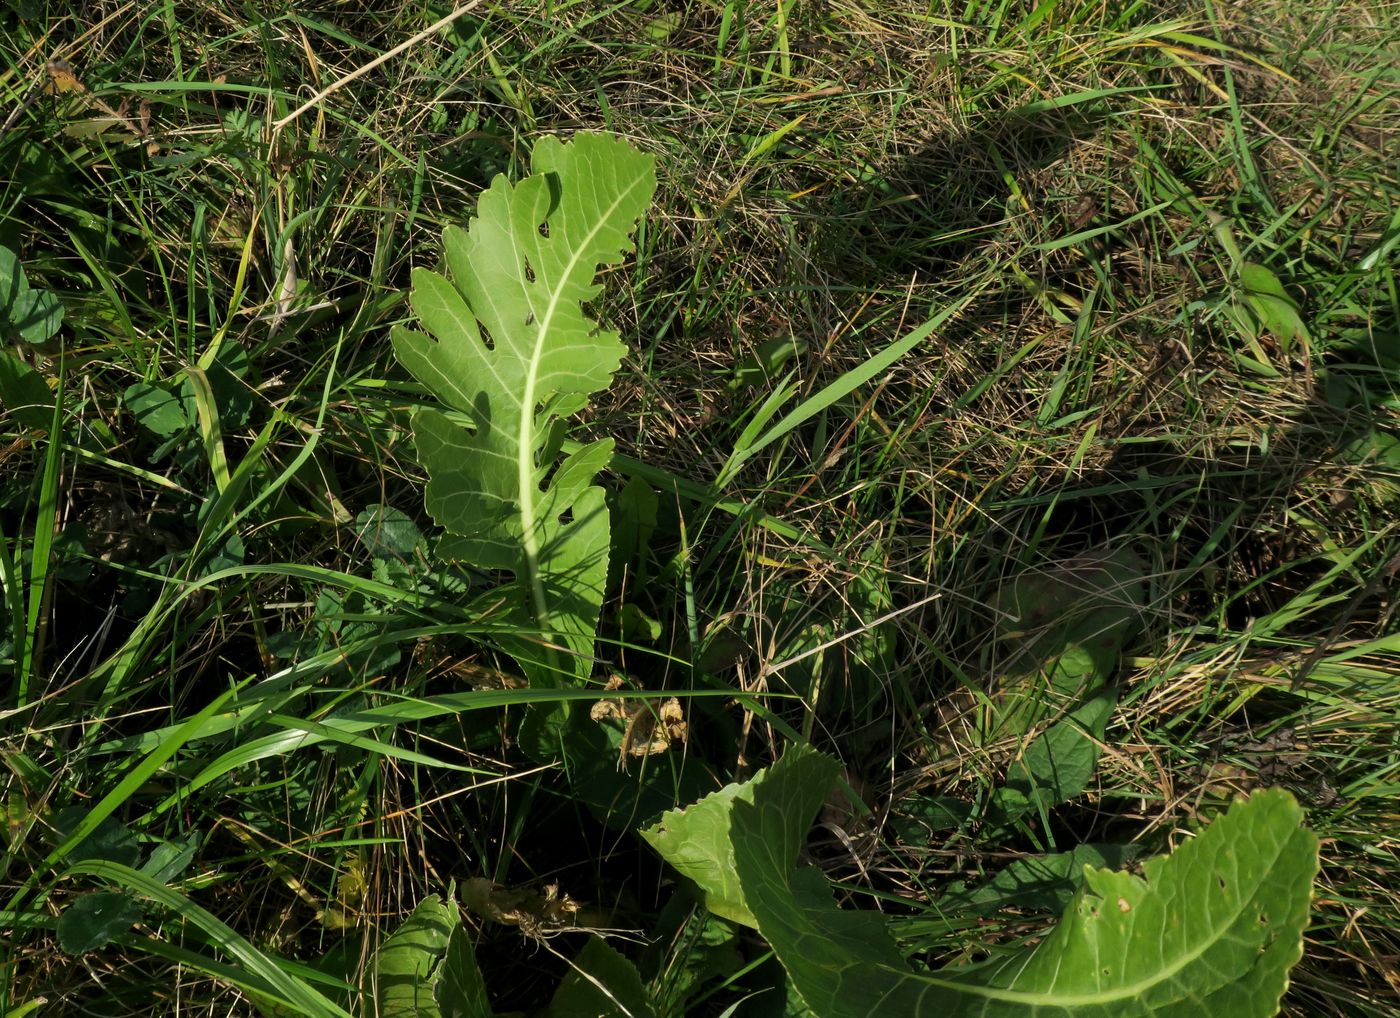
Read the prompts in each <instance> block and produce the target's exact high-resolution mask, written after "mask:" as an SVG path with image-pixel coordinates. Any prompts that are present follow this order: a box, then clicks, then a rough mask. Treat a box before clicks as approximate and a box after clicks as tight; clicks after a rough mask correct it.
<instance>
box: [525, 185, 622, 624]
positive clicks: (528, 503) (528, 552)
mask: <svg viewBox="0 0 1400 1018" xmlns="http://www.w3.org/2000/svg"><path fill="white" fill-rule="evenodd" d="M644 178H645V174H639V175H637V176H636V177H635V178H634V179H633V181H632V183H631V184H629V185H628V186H627V187H626V188H624V189H623V190H622V191H620V192H619V193H618V195H617V197H616V198H614V199H613V202H612V204H611V205H610V206H608V208H607V210H606V212H605V213H604V214H601V215H599V216H598V218H597V219H596V221H595V222H594V225H593V227H592V229H590V230H589V231H588V232H587V233H586V234H585V235H584V236H583V238H582V239H581V240H580V242H579V243H578V244H576V245H574V249H573V251H572V252H571V253H570V255H569V260H568V261H567V262H566V263H565V266H564V271H563V272H561V273H560V275H559V280H558V282H557V283H556V285H555V286H554V287H552V288H551V289H550V291H549V300H548V302H547V303H546V305H545V313H544V314H543V315H540V316H537V321H536V330H535V342H534V345H533V347H532V349H531V351H530V358H529V360H528V361H527V362H526V370H525V387H524V391H523V392H522V393H521V399H520V444H519V445H518V446H517V448H516V480H517V484H518V486H519V490H520V524H521V538H520V541H521V546H522V548H523V549H524V552H525V568H526V571H527V572H528V573H529V583H530V592H531V596H532V598H533V600H534V602H535V616H536V619H537V621H538V622H539V624H540V626H541V627H542V628H544V629H545V630H546V631H548V630H549V627H550V618H549V605H548V602H547V601H546V599H545V596H544V585H543V584H542V583H540V572H539V542H538V541H536V539H535V496H536V494H537V491H536V490H535V483H534V476H533V475H534V469H533V468H534V449H535V405H536V403H537V402H538V399H537V397H536V394H535V390H536V388H537V387H538V383H539V374H540V360H541V359H542V358H543V356H544V347H545V337H546V336H547V335H548V334H549V331H550V327H551V325H552V324H553V321H554V316H555V315H556V313H557V312H558V310H559V306H560V304H561V303H562V299H563V291H564V290H565V288H566V286H567V283H568V280H569V277H570V275H571V274H572V272H573V270H574V269H575V268H577V267H578V264H579V260H580V258H581V257H582V256H583V254H584V252H585V251H586V250H588V249H589V246H590V245H591V244H592V241H593V238H594V237H596V236H597V235H598V233H599V232H600V231H601V230H602V229H603V228H604V226H606V225H607V223H608V222H609V221H610V219H611V217H612V215H613V214H614V213H615V212H616V211H617V208H618V206H620V205H621V204H622V202H623V200H624V199H625V198H627V197H628V196H629V195H631V193H632V192H633V191H634V190H635V189H636V188H637V187H639V186H641V183H642V181H643V179H644ZM515 225H516V224H515V223H514V222H513V221H512V223H511V231H510V241H511V245H512V246H513V247H514V249H515V254H516V256H517V258H522V259H523V257H524V254H523V252H522V251H521V250H520V245H519V238H518V236H517V234H516V230H515Z"/></svg>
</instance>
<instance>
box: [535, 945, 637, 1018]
mask: <svg viewBox="0 0 1400 1018" xmlns="http://www.w3.org/2000/svg"><path fill="white" fill-rule="evenodd" d="M653 1014H655V1012H654V1011H653V1010H652V1007H651V1001H650V1000H648V999H647V991H646V987H645V986H643V985H642V977H641V976H640V975H638V974H637V967H636V966H635V965H633V964H632V963H631V962H630V961H628V960H627V959H626V958H625V957H623V956H622V955H621V954H618V953H617V952H616V951H614V950H613V949H612V948H611V947H609V946H608V945H607V944H606V943H604V942H603V941H602V940H600V939H599V938H597V937H590V938H589V939H588V943H586V944H584V945H583V950H582V951H580V952H579V953H578V957H576V958H575V959H574V967H573V968H572V969H571V970H570V971H569V972H568V974H567V975H565V976H564V980H563V982H561V983H560V984H559V989H558V990H556V991H555V992H554V999H553V1000H551V1001H550V1002H549V1010H548V1011H547V1012H546V1013H545V1018H652V1015H653Z"/></svg>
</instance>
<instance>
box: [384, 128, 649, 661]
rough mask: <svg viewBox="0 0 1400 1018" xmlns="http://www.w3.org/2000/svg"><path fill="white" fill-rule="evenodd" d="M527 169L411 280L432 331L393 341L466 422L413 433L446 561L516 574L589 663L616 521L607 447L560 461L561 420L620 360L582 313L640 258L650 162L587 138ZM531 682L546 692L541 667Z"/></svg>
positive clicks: (496, 191)
mask: <svg viewBox="0 0 1400 1018" xmlns="http://www.w3.org/2000/svg"><path fill="white" fill-rule="evenodd" d="M532 168H533V173H532V174H531V175H530V176H529V177H527V178H525V179H524V180H522V181H520V182H519V183H517V184H514V185H512V184H511V183H510V182H509V181H508V180H507V179H506V178H505V177H504V176H498V177H497V178H496V179H495V180H494V181H493V182H492V184H491V186H490V188H488V189H487V190H486V191H485V192H484V193H483V194H482V196H481V200H480V205H479V207H478V214H477V216H476V218H474V219H473V220H472V221H471V222H470V223H469V225H468V227H467V229H465V230H462V229H459V228H456V227H449V228H448V229H447V231H446V232H445V233H444V235H443V244H444V247H445V253H446V262H447V269H448V275H447V276H444V275H442V274H440V273H437V272H431V271H428V270H425V269H419V270H417V271H415V272H414V275H413V294H412V305H413V310H414V312H415V314H416V315H417V317H418V320H419V322H420V323H421V324H422V326H423V328H424V329H425V330H426V331H427V333H428V334H427V335H425V334H423V333H421V332H415V331H412V330H410V329H406V328H402V327H400V328H396V329H395V330H394V335H393V341H394V350H395V353H396V354H397V355H398V358H399V360H400V361H402V362H403V364H404V365H405V366H406V367H407V368H408V369H409V370H410V371H411V372H412V373H413V374H414V376H415V377H417V378H418V379H419V381H421V382H422V383H423V384H424V385H426V386H427V387H428V388H429V389H430V390H432V392H433V393H434V394H435V395H436V396H437V397H438V399H440V400H441V401H442V402H443V403H445V404H446V405H447V406H448V407H450V408H452V409H453V410H456V411H458V412H459V413H460V414H462V415H465V416H466V418H468V419H469V420H470V422H471V426H470V427H466V426H463V425H461V424H459V423H457V422H456V421H454V420H453V419H451V418H449V417H448V416H447V415H446V414H443V413H440V412H438V411H435V410H423V411H420V412H419V413H418V414H416V415H415V417H414V421H413V433H414V440H415V443H416V445H417V447H418V454H419V458H420V459H421V461H422V463H423V465H424V467H426V468H427V471H428V475H429V482H428V490H427V507H428V511H429V512H430V513H431V514H432V516H433V518H434V519H435V520H437V522H438V523H440V524H441V525H442V526H443V527H444V528H445V529H446V530H447V531H448V533H449V534H450V535H453V536H452V537H450V538H447V539H445V540H444V541H443V542H442V544H440V546H439V551H440V552H441V553H442V554H444V555H448V556H450V557H453V558H457V559H460V560H462V561H464V562H468V563H470V564H472V565H475V566H477V567H479V568H482V569H501V570H509V571H511V572H512V573H514V574H515V577H516V579H517V581H518V582H519V583H520V584H521V587H522V594H523V597H522V598H521V608H522V610H524V611H525V612H526V613H527V618H529V619H531V620H533V622H534V624H535V625H536V626H537V627H538V628H539V630H540V632H542V633H544V634H548V635H551V636H553V637H554V638H555V639H557V640H558V641H559V642H561V643H562V644H563V645H564V646H566V647H567V648H569V649H570V650H571V651H573V652H574V653H575V654H576V655H578V656H579V657H578V658H576V660H582V659H583V658H585V657H586V656H588V655H590V654H591V652H592V642H593V638H594V634H595V631H596V628H597V621H598V612H599V608H600V606H601V603H602V598H603V588H604V584H605V583H606V579H607V560H608V546H609V525H608V513H607V507H606V505H605V504H604V500H603V491H602V489H601V488H599V487H598V486H596V485H594V484H593V480H594V477H595V476H596V474H597V473H598V471H599V470H600V469H601V468H602V467H603V465H604V464H605V463H607V461H608V459H609V457H610V456H611V454H612V441H611V439H604V440H601V441H597V442H593V443H591V444H588V445H585V446H584V447H583V448H581V449H580V450H579V451H577V452H575V453H573V454H572V455H570V456H568V457H567V458H565V459H564V460H563V461H562V462H560V461H559V449H560V442H561V441H562V438H563V432H562V424H563V419H564V417H566V416H567V415H568V414H572V413H574V412H576V411H577V410H579V409H580V408H581V407H582V406H583V405H584V404H585V403H586V402H587V399H588V397H589V396H590V395H592V394H593V393H596V392H598V391H600V390H602V389H605V388H606V387H607V386H608V385H609V383H610V381H611V379H612V374H613V372H614V371H615V370H616V369H617V366H618V364H619V363H620V361H621V359H622V355H623V353H624V351H625V348H624V346H623V344H622V342H621V340H620V339H619V338H618V335H617V333H616V332H613V331H611V330H608V329H604V328H601V327H599V326H598V324H597V323H596V322H594V321H592V320H591V319H590V318H589V317H588V316H587V314H585V312H584V308H583V305H584V304H585V303H587V302H588V301H590V300H592V299H593V298H595V297H596V296H597V295H598V293H599V291H600V289H601V288H600V286H599V285H598V284H597V282H596V281H595V276H596V275H597V272H598V269H599V267H600V266H604V265H616V264H618V263H620V262H621V261H622V259H623V257H624V256H625V255H626V254H627V252H628V251H630V250H631V248H632V242H631V239H630V238H631V234H632V232H633V231H634V230H635V229H636V227H637V223H638V221H639V219H640V217H641V215H642V213H643V211H644V210H645V209H646V207H647V205H648V204H649V202H650V201H651V196H652V192H653V191H654V190H655V187H656V176H655V170H654V160H653V159H652V157H651V156H648V155H645V154H643V153H640V152H638V151H636V150H635V149H633V148H631V147H630V146H629V145H627V144H626V143H625V142H623V141H622V140H620V139H614V138H609V137H606V136H602V135H593V134H580V135H578V136H576V137H575V138H574V139H573V141H571V142H570V143H568V144H564V143H562V142H560V141H558V140H557V139H555V138H544V139H542V140H541V141H540V142H539V143H538V144H537V145H536V146H535V149H534V153H533V157H532ZM530 663H531V662H526V661H522V664H523V665H526V666H527V667H528V666H529V664H530ZM535 663H538V662H535ZM584 667H585V666H584V665H582V664H580V665H576V666H574V668H575V669H576V670H578V671H579V672H581V671H582V669H583V668H584ZM533 672H534V673H533V674H532V675H531V678H532V679H545V680H546V681H549V680H548V668H547V667H542V668H536V669H534V670H533ZM556 681H557V680H556Z"/></svg>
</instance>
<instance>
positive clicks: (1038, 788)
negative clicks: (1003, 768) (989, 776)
mask: <svg viewBox="0 0 1400 1018" xmlns="http://www.w3.org/2000/svg"><path fill="white" fill-rule="evenodd" d="M1117 702H1118V698H1117V696H1115V695H1114V694H1112V693H1110V692H1102V693H1099V694H1098V695H1097V696H1094V697H1091V698H1090V699H1089V700H1088V701H1087V702H1086V703H1084V704H1082V705H1081V706H1080V707H1078V708H1076V709H1075V710H1073V711H1071V712H1070V714H1069V715H1068V716H1067V717H1066V718H1065V719H1064V720H1062V721H1058V722H1056V723H1055V724H1053V725H1051V726H1050V727H1049V728H1048V729H1046V730H1045V731H1044V732H1042V733H1041V734H1040V735H1038V736H1036V738H1035V739H1034V740H1033V741H1032V742H1031V744H1030V745H1029V746H1028V747H1027V748H1026V752H1025V753H1024V754H1022V755H1021V757H1020V758H1019V759H1018V760H1016V761H1015V762H1014V763H1013V764H1012V765H1011V767H1010V769H1009V770H1008V772H1007V775H1006V784H1005V785H1004V786H1003V787H1001V788H999V789H997V790H996V792H995V794H994V795H993V796H992V802H991V810H990V813H991V819H992V820H993V822H997V823H1005V822H1008V821H1011V820H1014V819H1015V818H1016V817H1019V816H1021V815H1022V814H1023V813H1028V812H1042V811H1045V810H1049V809H1051V808H1052V807H1055V806H1058V805H1059V804H1060V803H1062V802H1068V801H1069V800H1070V799H1073V798H1074V797H1075V796H1077V795H1079V794H1080V793H1081V792H1083V791H1084V789H1085V788H1087V787H1088V784H1089V781H1090V779H1091V778H1092V777H1093V776H1094V768H1095V767H1096V766H1097V765H1098V762H1099V746H1100V745H1101V744H1102V742H1103V737H1104V728H1105V727H1106V726H1107V724H1108V718H1109V715H1110V714H1112V713H1113V708H1114V706H1115V705H1116V704H1117Z"/></svg>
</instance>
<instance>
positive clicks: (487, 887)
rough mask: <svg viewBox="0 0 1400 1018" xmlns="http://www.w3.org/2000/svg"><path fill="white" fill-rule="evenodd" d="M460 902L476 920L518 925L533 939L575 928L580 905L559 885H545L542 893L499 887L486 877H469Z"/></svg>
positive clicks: (528, 889) (544, 937)
mask: <svg viewBox="0 0 1400 1018" xmlns="http://www.w3.org/2000/svg"><path fill="white" fill-rule="evenodd" d="M462 905H463V907H465V908H466V910H467V911H468V912H470V913H471V914H472V915H474V916H476V917H477V918H478V919H484V920H487V921H489V922H493V923H501V924H502V925H504V926H518V927H519V928H520V932H521V933H523V934H524V935H525V936H527V937H530V938H532V939H534V940H544V939H547V938H549V937H552V936H554V935H555V934H556V933H562V932H563V931H565V930H571V929H574V928H575V927H576V926H577V925H578V923H577V918H576V917H577V916H578V913H579V911H580V910H581V909H582V908H583V906H582V905H580V904H579V903H578V902H576V901H574V899H573V898H571V897H569V896H568V895H567V894H560V893H559V885H558V884H548V885H546V887H545V889H544V892H543V893H541V892H539V891H536V890H532V889H530V888H521V887H517V888H511V887H501V886H500V885H499V884H496V883H494V882H493V881H490V880H487V879H486V878H485V877H472V878H471V879H470V880H468V881H467V882H466V883H465V884H463V885H462Z"/></svg>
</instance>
